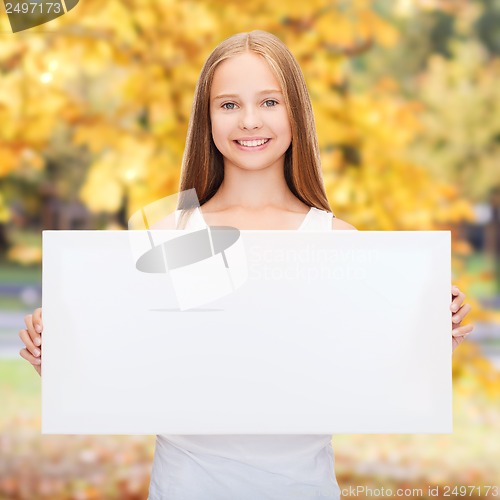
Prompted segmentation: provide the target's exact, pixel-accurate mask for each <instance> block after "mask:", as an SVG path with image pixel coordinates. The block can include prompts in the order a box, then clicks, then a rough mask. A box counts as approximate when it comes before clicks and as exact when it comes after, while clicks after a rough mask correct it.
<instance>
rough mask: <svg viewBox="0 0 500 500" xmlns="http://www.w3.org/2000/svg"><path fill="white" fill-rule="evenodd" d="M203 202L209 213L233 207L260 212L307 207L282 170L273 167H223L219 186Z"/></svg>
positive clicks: (301, 209)
mask: <svg viewBox="0 0 500 500" xmlns="http://www.w3.org/2000/svg"><path fill="white" fill-rule="evenodd" d="M205 205H206V206H205ZM205 205H204V207H205V210H206V209H207V208H208V209H209V211H211V212H216V211H217V212H218V211H223V210H229V209H232V208H241V209H244V210H252V211H259V210H265V209H266V208H271V207H273V208H279V209H284V210H287V209H288V210H292V211H302V212H303V211H304V209H306V208H307V206H306V205H305V204H304V203H302V202H301V201H300V200H299V199H298V198H297V197H296V196H295V195H294V194H293V193H292V192H291V191H290V188H289V187H288V185H287V183H286V180H285V177H284V174H283V170H282V169H281V171H280V170H278V169H272V168H265V169H261V170H253V171H250V170H243V169H240V168H238V167H232V168H225V169H224V180H223V181H222V184H221V186H220V187H219V189H218V190H217V192H216V193H215V195H214V196H213V197H212V198H211V199H210V200H209V201H208V202H207V203H206V204H205Z"/></svg>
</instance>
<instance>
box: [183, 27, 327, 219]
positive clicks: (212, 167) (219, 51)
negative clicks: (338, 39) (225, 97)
mask: <svg viewBox="0 0 500 500" xmlns="http://www.w3.org/2000/svg"><path fill="white" fill-rule="evenodd" d="M248 51H252V52H255V53H256V54H260V55H261V56H263V57H264V59H265V60H266V61H267V63H268V64H269V67H270V69H271V71H272V72H273V74H274V75H275V77H276V79H277V80H278V82H279V83H280V85H281V89H282V91H283V94H284V102H285V105H286V108H287V111H288V117H289V120H290V125H291V131H292V143H291V144H290V147H289V148H288V150H287V151H286V153H285V166H284V169H285V171H284V174H285V179H286V182H287V184H288V187H289V188H290V191H291V192H292V193H293V194H294V195H295V196H296V197H297V198H298V199H299V200H301V201H302V202H303V203H305V204H306V205H308V206H310V207H316V208H319V209H322V210H327V211H331V209H330V205H329V203H328V199H327V196H326V191H325V187H324V184H323V177H322V172H321V162H320V155H319V146H318V137H317V133H316V127H315V123H314V115H313V110H312V105H311V99H310V97H309V92H308V90H307V86H306V82H305V79H304V75H303V74H302V71H301V69H300V66H299V64H298V63H297V61H296V59H295V58H294V56H293V55H292V53H291V52H290V51H289V50H288V48H287V47H286V45H285V44H284V43H283V42H282V41H281V40H280V39H279V38H278V37H276V36H275V35H273V34H271V33H268V32H266V31H261V30H255V31H251V32H249V33H238V34H236V35H233V36H231V37H229V38H226V39H225V40H224V41H222V42H221V43H220V44H219V45H218V46H217V47H215V49H214V50H213V51H212V53H211V54H210V55H209V56H208V59H207V60H206V62H205V64H204V65H203V68H202V70H201V73H200V76H199V78H198V82H197V84H196V89H195V95H194V101H193V107H192V110H191V117H190V120H189V126H188V133H187V138H186V147H185V150H184V156H183V159H182V169H181V179H180V191H181V192H183V191H186V190H188V189H192V188H194V189H195V190H196V194H197V196H198V199H199V202H200V205H203V204H204V203H205V202H207V201H208V200H209V199H210V198H212V196H214V194H215V193H216V192H217V190H218V189H219V187H220V185H221V183H222V180H223V178H224V161H223V157H222V154H221V153H220V152H219V150H218V149H217V147H216V146H215V144H214V141H213V139H212V132H211V129H212V127H211V120H210V91H211V88H212V81H213V77H214V72H215V70H216V68H217V66H218V65H219V64H220V63H221V62H222V61H224V60H226V59H228V58H230V57H232V56H235V55H238V54H242V53H244V52H248Z"/></svg>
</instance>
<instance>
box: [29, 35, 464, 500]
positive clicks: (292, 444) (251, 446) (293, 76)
mask: <svg viewBox="0 0 500 500" xmlns="http://www.w3.org/2000/svg"><path fill="white" fill-rule="evenodd" d="M191 188H195V189H196V193H197V195H198V198H199V200H200V208H201V210H198V211H194V212H192V214H191V216H190V218H189V223H190V224H191V226H197V225H199V226H200V227H204V226H206V225H207V224H208V225H210V226H234V227H237V228H239V229H297V230H311V229H312V230H319V229H323V230H325V231H328V230H331V229H337V230H338V229H340V230H353V229H355V228H354V227H353V226H351V225H350V224H348V223H347V222H344V221H342V220H340V219H338V218H336V217H334V215H333V213H332V212H331V211H330V206H329V204H328V200H327V197H326V193H325V189H324V186H323V181H322V176H321V167H320V159H319V149H318V142H317V136H316V131H315V125H314V118H313V113H312V107H311V102H310V98H309V94H308V91H307V89H306V84H305V80H304V77H303V75H302V72H301V70H300V68H299V66H298V63H297V61H296V60H295V59H294V57H293V56H292V54H291V53H290V52H289V50H288V49H287V48H286V46H285V45H284V44H283V43H282V42H281V41H280V40H279V39H278V38H277V37H275V36H274V35H272V34H270V33H266V32H263V31H252V32H250V33H240V34H237V35H234V36H232V37H230V38H228V39H226V40H224V41H223V42H222V43H221V44H220V45H219V46H217V47H216V48H215V50H214V51H213V52H212V54H210V56H209V57H208V59H207V61H206V63H205V65H204V66H203V69H202V71H201V75H200V77H199V80H198V83H197V87H196V91H195V98H194V103H193V109H192V114H191V119H190V123H189V130H188V136H187V142H186V149H185V153H184V158H183V165H182V175H181V183H180V190H181V191H184V190H188V189H191ZM453 297H454V299H453V302H452V304H451V306H450V308H451V310H452V311H453V312H454V313H455V314H454V315H453V318H452V329H453V328H454V329H453V331H452V344H453V348H455V347H456V346H457V345H458V344H459V343H460V342H462V341H463V339H464V337H465V336H466V335H467V334H468V333H470V332H471V331H472V325H467V326H460V323H461V321H462V320H463V319H464V317H465V315H466V314H467V313H468V312H469V311H470V305H468V304H465V305H464V304H463V302H464V298H465V295H464V294H463V293H462V292H460V291H459V290H458V289H457V288H456V287H454V288H452V298H453ZM25 322H26V329H23V330H21V331H20V337H21V339H22V340H23V342H24V343H25V345H26V347H25V348H24V349H22V350H21V352H20V354H21V356H22V357H23V358H25V359H27V360H28V361H29V362H30V363H32V364H33V365H34V367H35V369H36V370H37V371H38V373H39V374H40V373H41V358H40V346H41V336H40V334H41V332H42V327H43V325H42V311H41V309H37V310H35V312H34V313H33V315H28V316H26V318H25ZM339 496H340V495H339V488H338V485H337V481H336V479H335V474H334V458H333V450H332V445H331V436H330V435H323V436H321V435H289V436H288V435H279V436H266V435H261V436H249V435H244V436H234V435H233V436H230V435H228V436H226V435H221V436H178V435H176V436H166V435H158V436H157V439H156V449H155V455H154V462H153V468H152V474H151V483H150V489H149V499H150V500H160V499H161V500H176V499H190V500H202V499H203V500H204V499H206V500H219V499H238V500H244V499H248V500H256V499H259V500H264V499H273V500H284V499H289V498H304V499H305V498H314V499H316V500H318V499H330V500H331V499H332V498H339Z"/></svg>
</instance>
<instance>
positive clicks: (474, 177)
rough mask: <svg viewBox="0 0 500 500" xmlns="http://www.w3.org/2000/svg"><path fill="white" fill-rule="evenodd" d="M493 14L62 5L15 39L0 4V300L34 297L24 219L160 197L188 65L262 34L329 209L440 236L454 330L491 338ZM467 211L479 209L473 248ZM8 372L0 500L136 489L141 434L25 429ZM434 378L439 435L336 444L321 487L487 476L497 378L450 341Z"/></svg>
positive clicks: (383, 6)
mask: <svg viewBox="0 0 500 500" xmlns="http://www.w3.org/2000/svg"><path fill="white" fill-rule="evenodd" d="M499 25H500V1H498V0H470V1H467V0H453V1H451V0H449V1H447V0H396V1H375V0H353V1H343V0H336V1H335V0H333V1H325V0H309V1H308V2H299V1H296V0H293V1H284V0H280V1H276V2H264V1H262V0H252V1H251V2H245V3H244V4H242V3H240V2H227V1H224V2H223V1H220V0H183V1H182V2H181V1H175V0H161V1H160V0H157V1H155V0H107V1H106V2H100V1H97V0H81V1H80V3H79V4H78V6H77V7H76V8H75V9H73V10H72V11H70V12H69V13H68V14H67V15H65V16H63V17H61V18H58V19H57V20H54V21H52V22H50V23H48V24H46V25H42V26H39V27H37V28H33V29H31V30H28V31H26V32H20V33H16V34H12V33H11V32H10V33H9V31H10V26H9V22H8V19H7V17H6V15H5V13H4V12H0V36H1V43H0V123H1V124H2V125H1V127H0V273H1V278H2V279H1V281H0V286H1V284H2V283H3V284H4V286H5V287H4V289H2V290H4V292H2V294H0V309H1V310H3V312H4V314H8V313H9V312H16V311H17V312H18V313H19V311H21V310H23V308H24V309H26V310H28V309H32V308H33V307H34V306H35V307H36V306H38V305H39V304H40V302H39V295H37V293H38V291H37V290H39V282H40V263H41V229H119V228H125V227H126V222H127V220H128V216H129V215H130V214H132V213H133V212H134V211H136V210H137V209H138V208H140V207H141V206H144V205H146V204H148V203H151V202H152V201H154V200H156V199H158V198H162V197H164V196H167V195H169V194H172V193H175V192H177V189H178V182H179V173H180V165H181V160H182V154H183V149H184V142H185V137H186V132H187V124H188V120H189V115H190V112H191V104H192V98H193V92H194V87H195V84H196V80H197V78H198V75H199V72H200V70H201V67H202V65H203V63H204V61H205V59H206V57H207V56H208V54H209V53H210V52H211V50H212V49H213V48H214V47H215V46H216V45H217V44H218V43H219V42H220V41H221V40H223V39H224V38H226V37H228V36H231V35H232V34H234V33H237V32H241V31H251V30H253V29H263V30H267V31H270V32H272V33H274V34H276V35H277V36H278V37H280V38H281V39H282V40H283V41H284V42H285V43H286V44H287V46H288V47H289V48H290V50H291V51H292V52H293V54H294V55H295V56H296V58H297V60H298V61H299V63H300V65H301V67H302V70H303V73H304V75H305V78H306V80H307V84H308V87H309V90H310V94H311V98H312V101H313V107H314V112H315V118H316V125H317V130H318V136H319V141H320V147H321V154H322V165H323V173H324V178H325V183H326V188H327V193H328V197H329V200H330V204H331V207H332V211H333V212H334V213H335V214H336V215H337V216H338V217H339V218H342V219H344V220H347V221H348V222H350V223H352V224H353V225H355V226H356V227H357V228H358V229H360V230H450V231H451V233H452V249H453V283H454V284H457V285H458V286H459V287H460V288H461V289H462V290H464V291H465V292H466V293H467V302H469V303H470V304H471V305H472V307H473V312H472V313H471V314H470V315H469V316H470V321H472V322H474V323H478V324H484V325H490V326H491V325H493V328H494V331H495V332H497V333H498V325H499V324H500V314H499V311H498V308H499V305H498V302H495V297H497V295H498V293H499V292H500V270H499V264H498V260H499V255H498V253H497V252H498V249H499V246H500V243H498V242H500V229H499V226H500V222H499V218H500V208H498V207H500V202H499V201H498V194H496V193H500V165H499V160H498V158H499V148H500V112H499V111H500V109H499V107H500V86H499V85H498V81H499V77H500V59H499V52H500V30H499V29H498V26H499ZM477 206H482V207H488V209H489V210H490V213H492V214H493V215H492V216H491V217H490V218H489V219H488V220H487V222H485V223H484V224H483V226H481V227H480V230H481V231H482V233H481V234H483V233H484V235H485V236H484V238H483V239H484V244H483V245H480V248H479V249H478V248H477V245H476V244H475V243H474V241H472V240H471V238H470V237H469V236H470V231H469V230H470V229H471V227H476V226H474V224H479V222H478V220H477V217H478V211H477ZM495 210H498V212H495ZM495 214H496V215H495ZM476 229H477V227H476ZM30 283H31V284H32V285H33V286H32V287H31V288H29V287H28V288H26V286H28V285H29V284H30ZM37 284H38V285H37ZM17 285H22V286H23V287H24V288H22V290H23V291H22V293H24V295H23V296H22V297H21V299H19V298H18V297H17V296H13V295H12V294H10V295H9V293H7V292H8V290H17V288H16V286H17ZM37 286H38V288H37ZM9 287H10V288H9ZM5 290H7V291H5ZM16 293H17V292H16ZM14 295H15V294H14ZM490 299H491V300H490ZM488 300H490V302H488ZM37 301H38V302H37ZM27 305H28V306H29V307H27ZM20 318H21V320H20V322H19V325H18V326H16V327H15V330H16V331H15V334H16V335H17V330H18V329H19V328H21V327H22V325H23V323H22V315H21V316H20ZM2 328H3V327H2V326H1V324H0V339H1V338H2V337H1V336H2V335H4V336H7V335H8V334H11V333H12V329H13V328H12V325H11V326H10V327H8V326H6V327H5V328H4V329H2ZM9 328H10V330H9ZM491 342H492V344H494V345H495V346H496V347H497V348H498V346H499V343H498V337H496V340H495V338H493V340H491ZM23 363H24V362H23V361H14V360H0V374H1V375H2V376H1V377H0V384H1V385H0V389H1V390H2V407H3V411H2V415H1V417H2V420H1V421H0V425H1V427H0V432H1V434H0V456H1V457H2V458H0V498H1V495H4V497H5V498H30V499H31V498H51V499H57V498H74V499H77V498H78V499H84V498H85V499H87V498H146V496H147V495H146V493H147V482H148V474H149V466H150V461H151V459H152V449H153V448H152V446H153V441H152V438H151V437H129V438H123V439H122V438H118V437H112V438H104V437H99V438H97V437H88V436H87V437H60V438H56V437H48V436H40V435H39V409H38V405H39V400H38V398H39V380H37V376H36V374H35V372H34V370H32V368H31V367H29V366H24V364H23ZM453 370H454V372H453V375H454V406H455V432H454V434H453V435H450V436H418V435H416V436H336V437H334V447H335V449H336V456H337V459H336V470H337V475H338V478H339V483H341V486H346V485H349V484H374V485H380V486H384V485H385V486H386V487H388V486H389V485H392V484H398V485H420V484H424V483H425V484H426V483H429V482H431V483H432V482H434V483H439V484H447V483H448V484H449V483H450V481H455V483H456V484H489V483H492V482H494V480H495V478H496V479H498V477H500V466H499V465H498V464H499V463H500V460H499V459H500V450H499V449H498V443H500V431H499V428H500V425H499V424H500V408H499V407H500V405H498V403H499V400H500V372H499V371H498V368H496V367H495V366H494V364H493V363H492V362H491V360H490V359H488V358H487V357H485V356H484V355H483V353H482V350H481V349H480V348H479V347H478V345H476V344H475V343H474V341H469V340H468V341H466V342H464V343H463V344H462V345H461V346H460V347H459V348H458V349H457V351H456V352H455V354H454V357H453ZM495 443H496V444H495ZM68 457H70V458H68ZM457 457H460V459H459V460H455V459H456V458H457ZM105 464H108V466H109V467H108V466H106V467H108V468H105ZM436 471H439V472H436Z"/></svg>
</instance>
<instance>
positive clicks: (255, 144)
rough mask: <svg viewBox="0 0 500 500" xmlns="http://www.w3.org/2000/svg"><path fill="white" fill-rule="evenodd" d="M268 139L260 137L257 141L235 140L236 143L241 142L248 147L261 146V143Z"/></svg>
mask: <svg viewBox="0 0 500 500" xmlns="http://www.w3.org/2000/svg"><path fill="white" fill-rule="evenodd" d="M268 140H269V139H260V140H258V141H236V142H237V143H238V144H241V145H242V146H249V147H254V146H262V144H265V143H266V142H267V141H268Z"/></svg>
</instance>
